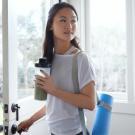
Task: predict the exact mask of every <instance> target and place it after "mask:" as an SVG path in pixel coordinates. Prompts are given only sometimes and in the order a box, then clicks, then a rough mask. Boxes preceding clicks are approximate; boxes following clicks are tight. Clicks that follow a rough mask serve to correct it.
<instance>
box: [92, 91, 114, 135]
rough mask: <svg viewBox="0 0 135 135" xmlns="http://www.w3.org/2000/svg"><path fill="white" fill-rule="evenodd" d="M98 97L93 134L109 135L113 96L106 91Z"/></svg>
mask: <svg viewBox="0 0 135 135" xmlns="http://www.w3.org/2000/svg"><path fill="white" fill-rule="evenodd" d="M98 97H99V101H98V105H97V108H96V109H97V110H96V115H95V121H94V124H93V128H92V135H109V127H110V121H111V110H112V104H113V97H112V96H110V95H108V94H105V93H102V94H99V95H98Z"/></svg>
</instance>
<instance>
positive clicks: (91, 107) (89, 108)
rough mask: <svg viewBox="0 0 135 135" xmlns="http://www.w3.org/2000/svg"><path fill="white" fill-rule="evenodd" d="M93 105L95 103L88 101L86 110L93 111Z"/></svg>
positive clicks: (94, 105)
mask: <svg viewBox="0 0 135 135" xmlns="http://www.w3.org/2000/svg"><path fill="white" fill-rule="evenodd" d="M95 107H96V103H91V104H90V103H89V105H88V110H90V111H93V110H94V109H95Z"/></svg>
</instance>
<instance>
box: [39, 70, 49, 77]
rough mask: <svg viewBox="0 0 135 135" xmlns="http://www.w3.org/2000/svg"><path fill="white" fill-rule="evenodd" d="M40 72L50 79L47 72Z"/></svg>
mask: <svg viewBox="0 0 135 135" xmlns="http://www.w3.org/2000/svg"><path fill="white" fill-rule="evenodd" d="M40 71H41V72H42V73H43V74H44V75H45V77H49V75H48V74H47V73H46V72H45V71H43V70H40Z"/></svg>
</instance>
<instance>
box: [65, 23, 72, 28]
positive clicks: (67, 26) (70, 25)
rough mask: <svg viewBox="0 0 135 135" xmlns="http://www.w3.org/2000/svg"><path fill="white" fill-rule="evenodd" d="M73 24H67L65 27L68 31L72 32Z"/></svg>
mask: <svg viewBox="0 0 135 135" xmlns="http://www.w3.org/2000/svg"><path fill="white" fill-rule="evenodd" d="M72 27H73V26H72V24H71V23H70V22H68V23H67V24H66V26H65V28H66V29H67V30H71V29H72Z"/></svg>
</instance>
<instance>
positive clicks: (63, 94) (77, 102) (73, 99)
mask: <svg viewBox="0 0 135 135" xmlns="http://www.w3.org/2000/svg"><path fill="white" fill-rule="evenodd" d="M90 93H91V94H89V95H86V94H85V93H80V94H75V93H72V92H67V91H64V90H62V89H60V88H57V89H56V90H55V92H53V93H52V94H53V95H54V96H56V97H58V98H60V99H62V100H63V101H65V102H68V103H70V104H72V105H74V106H76V107H79V108H85V109H89V110H93V109H94V108H95V104H96V98H95V97H96V96H95V90H94V89H91V91H90Z"/></svg>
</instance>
